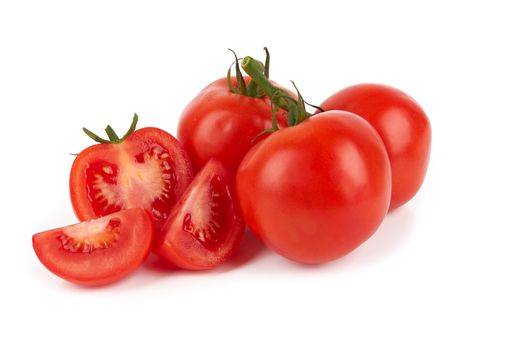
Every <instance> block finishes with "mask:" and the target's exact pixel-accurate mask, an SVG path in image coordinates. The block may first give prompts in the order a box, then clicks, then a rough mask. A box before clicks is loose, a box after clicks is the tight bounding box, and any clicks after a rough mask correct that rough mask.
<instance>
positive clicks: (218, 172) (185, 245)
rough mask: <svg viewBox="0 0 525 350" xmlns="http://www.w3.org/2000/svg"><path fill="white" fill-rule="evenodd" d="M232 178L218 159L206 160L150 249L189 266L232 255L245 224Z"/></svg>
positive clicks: (201, 266) (196, 267)
mask: <svg viewBox="0 0 525 350" xmlns="http://www.w3.org/2000/svg"><path fill="white" fill-rule="evenodd" d="M232 181H233V178H232V177H231V176H230V174H229V173H228V171H227V170H226V169H225V167H224V166H223V165H222V164H221V163H220V162H219V161H217V160H215V159H211V160H209V161H208V162H207V163H206V165H205V166H204V167H203V168H202V169H201V171H200V172H199V173H198V174H197V175H196V177H195V179H194V180H193V181H192V183H191V184H190V186H189V187H188V189H187V190H186V192H185V193H184V194H183V196H182V197H181V199H180V200H179V202H178V203H177V204H176V206H175V207H174V208H173V210H172V211H171V213H170V216H169V217H168V219H167V221H166V224H165V225H164V226H163V228H162V230H161V231H160V233H159V235H158V237H157V240H156V242H155V246H154V248H153V251H154V252H155V253H156V254H158V255H159V256H161V257H162V258H164V259H165V260H167V261H168V262H170V263H171V264H173V265H175V266H177V267H180V268H184V269H189V270H205V269H211V268H213V267H215V266H217V265H219V264H221V263H223V262H224V261H226V260H227V259H228V258H229V257H230V256H232V255H233V254H234V253H235V252H236V250H237V249H238V247H239V244H240V241H241V238H242V235H243V233H244V228H245V225H244V221H243V219H242V216H241V213H240V211H239V208H238V204H237V201H236V198H235V196H234V195H233V193H232V192H231V189H232V186H231V184H232Z"/></svg>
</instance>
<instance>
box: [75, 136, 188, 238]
mask: <svg viewBox="0 0 525 350" xmlns="http://www.w3.org/2000/svg"><path fill="white" fill-rule="evenodd" d="M155 147H159V149H162V152H163V153H166V155H167V157H166V159H161V160H159V162H168V163H167V164H168V165H167V168H168V170H165V171H164V173H161V172H160V171H159V174H156V175H158V176H156V177H155V178H153V179H151V178H150V179H146V180H144V181H143V183H144V185H145V186H148V185H151V184H152V183H157V182H159V183H162V184H167V185H166V187H165V188H164V187H163V188H160V189H158V192H159V198H156V199H154V200H153V199H148V197H147V196H148V195H149V194H150V193H147V192H148V191H145V190H142V191H141V190H136V193H133V197H134V198H132V199H133V200H132V201H129V198H131V196H129V198H128V203H126V202H125V201H124V202H122V203H113V204H108V202H106V201H105V200H106V199H107V198H105V196H102V197H101V198H100V197H99V195H98V193H93V186H92V185H93V182H94V181H95V180H96V178H95V177H94V176H99V175H100V174H103V173H102V171H101V169H102V168H104V166H106V167H109V168H110V169H111V173H112V175H111V177H109V178H107V179H105V180H104V181H105V183H107V184H108V185H109V186H116V187H122V186H121V185H120V184H118V183H117V180H116V178H117V176H118V174H119V173H122V170H123V169H122V168H123V166H124V165H128V167H129V164H132V166H134V165H136V163H137V162H138V160H137V157H141V156H142V158H144V154H145V153H148V152H149V153H151V152H152V150H153V149H154V148H155ZM142 161H144V159H142ZM159 164H160V163H159ZM92 169H95V170H96V171H98V173H95V175H94V176H93V174H91V173H92V172H93V170H92ZM150 170H151V169H150ZM103 175H104V174H103ZM131 176H133V174H131ZM163 176H167V177H168V178H167V179H168V182H163V181H164V178H163ZM192 178H193V171H192V168H191V162H190V160H189V157H188V155H187V153H186V152H185V151H184V149H183V147H182V145H181V143H180V142H179V141H178V140H177V139H176V138H174V137H173V136H172V135H170V134H169V133H167V132H166V131H164V130H161V129H158V128H153V127H146V128H142V129H139V130H136V131H135V132H133V133H132V134H131V135H130V136H129V137H128V138H127V139H126V140H125V141H124V142H122V143H121V144H96V145H93V146H90V147H88V148H86V149H84V150H83V151H82V152H81V153H80V154H79V155H78V156H77V157H76V158H75V161H74V162H73V165H72V167H71V173H70V177H69V188H70V196H71V203H72V206H73V210H74V212H75V214H76V216H77V217H78V219H79V220H80V221H85V220H90V219H94V218H97V217H102V216H105V215H108V214H111V213H114V212H117V211H120V210H122V209H129V208H134V207H141V208H145V209H147V210H149V211H150V213H151V214H152V217H153V220H154V223H155V227H156V230H157V231H158V230H160V228H161V227H162V225H163V224H164V221H165V220H166V217H167V216H168V214H169V212H170V210H171V208H172V207H173V206H174V205H175V203H176V202H177V200H178V199H179V198H180V196H181V195H182V193H183V192H184V190H185V189H186V187H187V186H188V184H189V183H190V181H191V179H192ZM163 190H165V194H162V193H161V192H162V191H163ZM161 195H162V197H161ZM109 202H111V200H110V201H109ZM113 202H118V198H117V199H115V198H113ZM106 204H107V206H106Z"/></svg>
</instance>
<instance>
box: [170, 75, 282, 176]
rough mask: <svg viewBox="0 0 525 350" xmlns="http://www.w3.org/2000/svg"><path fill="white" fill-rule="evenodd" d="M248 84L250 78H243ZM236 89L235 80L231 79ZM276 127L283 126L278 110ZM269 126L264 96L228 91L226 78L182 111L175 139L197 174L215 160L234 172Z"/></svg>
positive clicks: (268, 103)
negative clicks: (176, 138)
mask: <svg viewBox="0 0 525 350" xmlns="http://www.w3.org/2000/svg"><path fill="white" fill-rule="evenodd" d="M245 80H246V82H247V83H249V82H250V79H249V78H245ZM232 82H233V84H234V85H235V86H237V80H236V79H235V78H232ZM277 120H278V123H279V125H280V127H285V126H286V118H285V115H284V113H283V111H282V110H279V111H278V112H277ZM271 125H272V112H271V104H270V102H269V99H268V98H267V97H262V98H256V97H250V96H243V95H241V94H238V93H234V92H232V91H231V90H230V88H229V85H228V80H227V78H223V79H219V80H217V81H215V82H213V83H211V84H210V85H208V86H207V87H206V88H204V89H203V90H202V91H201V92H200V93H199V94H198V95H197V96H196V97H195V98H194V99H193V100H192V101H191V102H190V103H189V104H188V106H187V107H186V108H185V109H184V111H183V112H182V115H181V117H180V120H179V128H178V133H177V137H178V138H179V140H180V141H181V142H182V144H183V145H184V148H185V149H186V151H187V152H188V154H189V156H190V159H191V161H192V164H193V169H194V170H195V171H198V170H199V169H200V168H201V167H202V166H204V164H206V162H207V161H208V160H209V159H211V158H215V159H217V160H218V161H219V162H221V163H222V164H223V165H224V166H225V167H226V168H227V169H229V170H231V171H235V170H236V169H237V166H238V165H239V163H240V162H241V160H242V158H243V157H244V155H245V154H246V152H248V150H249V149H250V148H251V147H252V146H253V145H254V144H255V143H256V142H257V141H260V140H261V139H263V138H264V137H265V135H260V134H261V132H262V131H264V130H266V129H268V128H270V127H271Z"/></svg>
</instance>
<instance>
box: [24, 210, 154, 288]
mask: <svg viewBox="0 0 525 350" xmlns="http://www.w3.org/2000/svg"><path fill="white" fill-rule="evenodd" d="M153 239H154V224H153V220H152V218H151V215H150V214H149V213H148V212H147V211H146V210H145V209H142V208H134V209H127V210H123V211H119V212H116V213H113V214H110V215H107V216H104V217H102V218H98V219H93V220H89V221H84V222H81V223H78V224H74V225H70V226H65V227H61V228H57V229H53V230H49V231H44V232H40V233H37V234H35V235H33V237H32V240H33V249H34V251H35V253H36V255H37V257H38V259H39V260H40V262H41V263H42V264H43V265H44V266H45V267H46V268H47V269H48V270H49V271H51V272H52V273H54V274H55V275H57V276H59V277H61V278H63V279H65V280H67V281H69V282H72V283H75V284H81V285H88V286H98V285H104V284H108V283H112V282H115V281H117V280H119V279H121V278H123V277H125V276H126V275H128V274H129V273H131V272H132V271H134V270H135V269H136V268H138V267H139V266H140V264H141V263H142V262H143V261H144V260H145V259H146V257H147V256H148V255H149V253H150V251H151V247H152V245H153Z"/></svg>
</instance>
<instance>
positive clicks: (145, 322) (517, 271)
mask: <svg viewBox="0 0 525 350" xmlns="http://www.w3.org/2000/svg"><path fill="white" fill-rule="evenodd" d="M519 3H520V1H516V2H507V1H497V2H493V3H489V2H484V1H472V2H459V1H453V2H450V3H447V2H445V1H439V2H435V3H434V4H430V3H426V2H422V1H414V2H406V1H402V2H393V1H385V2H377V1H366V2H365V1H360V2H355V3H354V2H350V1H342V2H340V3H337V2H333V1H327V0H324V1H315V2H312V3H311V4H310V3H308V2H301V3H299V2H296V3H293V4H292V3H285V2H284V1H276V2H273V1H260V2H256V1H214V2H212V1H210V2H203V1H181V2H175V1H173V2H168V1H166V2H158V1H144V2H143V3H139V2H134V1H125V2H121V3H117V2H112V1H89V2H84V3H83V4H80V3H74V2H73V1H62V2H59V1H35V2H27V1H1V2H0V120H1V138H0V142H1V148H0V149H1V152H2V153H1V164H2V168H1V171H0V179H1V181H0V186H1V188H2V191H1V197H2V201H1V206H2V207H1V211H0V212H1V215H2V228H1V230H0V231H1V240H0V243H1V245H2V253H1V254H0V259H1V260H0V269H1V270H0V273H1V277H2V286H1V288H0V293H1V294H0V295H1V298H0V323H1V325H0V329H1V336H0V348H2V349H21V348H24V349H35V348H39V349H51V348H53V349H71V348H74V349H93V348H97V349H109V348H115V349H117V348H118V349H123V348H130V347H133V348H145V349H146V348H147V349H155V348H161V347H162V348H170V349H191V348H206V349H277V348H283V349H310V348H311V349H350V348H352V349H373V348H376V349H393V348H400V349H452V348H457V349H467V348H469V349H474V348H475V349H481V348H487V349H496V348H497V349H523V348H524V347H525V338H524V337H525V335H524V331H525V319H524V315H525V301H524V298H525V287H524V277H525V276H524V266H525V253H524V250H525V228H524V221H523V216H524V209H525V205H524V200H523V198H524V196H525V186H524V184H523V181H524V179H525V172H524V170H523V165H524V160H525V157H524V154H523V152H524V150H525V147H524V146H525V142H524V141H523V135H524V126H525V123H524V119H525V113H524V112H525V107H524V105H525V104H524V101H525V90H524V89H523V86H524V81H525V68H524V67H525V52H524V48H525V46H524V45H525V40H524V34H523V33H525V21H524V12H523V10H521V9H520V8H519V7H518V5H519ZM265 45H267V46H268V47H269V48H270V50H271V53H272V55H273V56H272V57H273V64H272V77H273V79H274V80H276V81H279V82H281V83H282V84H284V85H287V86H290V84H289V83H288V82H289V80H290V79H293V80H295V81H296V82H297V84H298V85H299V87H300V88H301V89H302V92H303V95H304V96H305V97H308V99H309V100H310V101H311V102H315V103H320V102H321V101H322V100H323V99H324V98H326V97H327V96H328V95H330V94H332V93H334V92H335V91H336V90H338V89H340V88H342V87H344V86H347V85H351V84H355V83H359V82H380V83H386V84H391V85H394V86H396V87H398V88H401V89H402V90H404V91H406V92H408V93H409V94H411V95H412V96H413V97H414V98H416V99H417V100H418V101H419V103H420V104H421V105H422V106H423V107H424V109H425V110H426V111H427V113H428V115H429V117H430V120H431V122H432V127H433V145H432V147H433V149H432V156H431V161H430V167H429V171H428V176H427V179H426V182H425V184H424V186H423V188H422V190H421V191H420V193H419V194H418V195H417V196H416V197H415V198H414V199H413V200H412V201H411V202H410V203H409V204H407V205H406V206H405V207H403V208H402V209H399V210H397V211H396V212H394V213H393V214H391V215H389V216H388V217H387V218H386V220H385V221H384V223H383V225H382V226H381V228H380V229H379V230H378V232H377V233H376V234H375V235H374V236H373V237H372V238H371V239H370V240H369V241H368V242H366V243H365V244H363V245H362V246H361V247H360V248H359V249H357V250H356V251H355V252H353V253H352V254H350V255H348V256H347V257H345V258H343V259H340V260H338V261H336V262H333V263H330V264H326V265H323V266H318V267H304V266H300V265H297V264H294V263H291V262H289V261H287V260H285V259H283V258H281V257H279V256H277V255H276V254H274V253H272V252H270V251H268V250H265V249H264V248H262V247H261V245H260V244H259V243H258V242H257V241H255V239H254V238H251V237H247V238H246V240H245V241H244V242H243V249H242V251H241V252H240V253H239V255H238V256H237V257H236V258H235V259H234V260H233V261H232V262H231V263H229V264H227V265H225V266H223V267H221V268H219V269H217V270H215V271H211V272H205V273H193V272H178V271H170V270H167V269H165V268H163V267H162V265H160V264H159V263H158V262H157V261H156V260H155V259H150V260H149V261H148V262H147V264H146V265H145V266H143V267H142V268H140V269H139V270H138V271H137V272H136V273H135V274H133V275H132V276H131V277H129V278H127V279H125V280H123V281H122V282H120V283H116V284H113V285H110V286H108V287H104V288H96V289H93V288H82V287H77V286H74V285H70V284H68V283H67V282H64V281H62V280H60V279H58V278H56V277H55V276H54V275H52V274H51V273H49V272H48V271H47V270H45V268H44V267H43V266H41V265H40V263H39V262H38V260H37V258H36V256H35V254H34V252H33V250H32V247H31V235H32V234H34V233H36V232H39V231H42V230H45V229H49V228H53V227H59V226H63V225H66V224H70V223H74V222H75V221H76V219H75V217H74V215H73V212H72V209H71V207H70V203H69V192H68V176H69V169H70V165H71V163H72V161H73V157H72V156H70V155H69V154H68V153H69V152H71V153H76V152H79V151H80V150H82V149H83V148H84V147H86V146H88V145H90V144H91V141H90V140H89V139H88V138H87V137H86V136H85V135H83V134H82V131H81V127H82V126H87V127H89V128H91V129H93V130H96V131H102V130H103V128H104V127H105V125H106V124H107V123H109V122H110V123H111V124H112V125H113V126H114V127H115V129H116V130H120V131H121V132H122V130H125V129H126V128H127V127H128V124H129V122H130V121H131V117H132V115H133V113H134V112H137V113H138V114H139V115H140V116H141V119H140V122H139V123H140V124H139V126H147V125H150V126H157V127H162V128H164V129H166V130H168V131H170V132H172V133H173V134H175V133H176V129H177V118H178V116H179V114H180V112H181V111H182V109H183V108H184V106H185V105H186V103H187V102H188V101H189V100H190V99H191V98H192V97H193V96H194V95H195V94H196V93H197V92H198V91H199V90H200V89H201V88H203V87H204V86H205V85H207V84H208V83H210V82H211V81H213V80H215V79H217V78H219V77H221V76H224V74H225V72H226V69H227V67H228V65H229V64H230V63H231V61H232V56H231V54H230V52H228V51H227V50H226V49H227V48H228V47H231V48H234V49H236V50H237V51H238V53H239V54H240V55H247V54H250V55H252V56H256V57H259V58H261V59H262V58H263V57H264V56H263V51H262V48H263V46H265Z"/></svg>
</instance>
